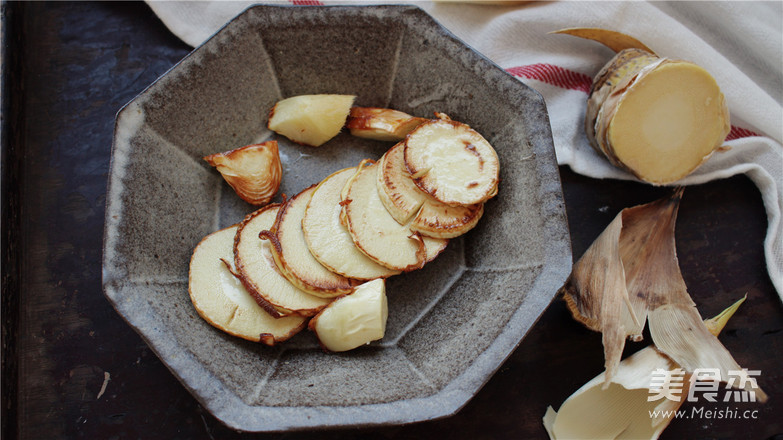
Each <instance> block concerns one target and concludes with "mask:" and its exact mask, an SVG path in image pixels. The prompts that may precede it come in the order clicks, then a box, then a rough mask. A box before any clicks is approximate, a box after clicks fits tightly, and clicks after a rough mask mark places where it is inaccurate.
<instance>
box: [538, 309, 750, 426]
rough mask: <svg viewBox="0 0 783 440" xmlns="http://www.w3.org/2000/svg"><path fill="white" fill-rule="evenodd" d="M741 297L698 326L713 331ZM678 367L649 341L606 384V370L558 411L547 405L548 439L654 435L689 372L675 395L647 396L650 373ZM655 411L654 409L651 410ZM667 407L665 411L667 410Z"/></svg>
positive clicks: (676, 404)
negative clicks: (647, 345)
mask: <svg viewBox="0 0 783 440" xmlns="http://www.w3.org/2000/svg"><path fill="white" fill-rule="evenodd" d="M744 301H745V298H742V299H741V300H739V301H737V302H736V303H734V304H733V305H732V306H731V307H729V308H727V309H726V310H724V311H723V312H721V313H720V314H719V315H717V316H715V317H714V318H712V319H709V320H707V321H704V322H703V324H702V327H704V328H705V329H708V332H709V333H710V335H712V336H717V335H718V334H719V333H720V331H721V330H722V329H723V327H724V326H725V325H726V323H727V322H728V320H729V319H730V318H731V316H732V315H733V314H734V312H736V310H737V308H738V307H739V306H740V304H742V303H743V302H744ZM678 367H680V366H679V365H678V364H676V363H675V362H674V361H672V360H671V358H669V357H668V356H666V355H664V354H663V353H662V352H661V351H660V350H658V348H657V347H655V346H649V347H646V348H644V349H642V350H640V351H638V352H636V353H635V354H633V355H632V356H629V357H628V358H626V359H625V360H623V361H622V362H621V363H620V364H619V365H618V368H617V370H616V373H615V374H614V375H613V377H612V378H611V379H609V382H608V386H607V385H606V384H607V377H606V376H607V372H603V373H601V374H600V375H598V376H596V377H595V378H593V379H592V380H590V381H589V382H588V383H586V384H585V385H584V386H582V387H581V388H579V389H578V390H577V391H576V392H574V393H573V394H572V395H571V396H570V397H568V399H566V401H565V402H564V403H563V404H562V405H561V407H560V410H559V411H555V410H554V409H553V408H552V407H551V406H550V407H548V408H547V411H546V414H545V415H544V417H543V423H544V427H545V428H546V430H547V433H548V434H549V438H550V439H572V440H576V439H595V438H600V439H648V438H649V439H656V438H658V436H659V435H660V434H661V433H662V432H663V430H664V429H665V428H666V427H667V426H668V425H669V423H670V422H671V421H672V419H673V417H674V414H673V413H672V411H676V410H678V409H679V408H680V407H681V406H682V404H683V403H684V401H685V399H686V396H688V394H689V391H690V386H691V381H690V375H687V374H686V375H685V377H684V378H683V388H682V389H681V392H680V393H679V396H678V397H679V398H678V399H669V398H666V399H661V400H653V401H648V397H649V396H650V392H651V385H652V383H653V374H654V372H656V371H657V370H658V369H663V370H667V371H671V370H674V369H676V368H678ZM756 390H757V391H759V389H756ZM655 411H658V412H657V413H656V412H655ZM667 411H669V412H668V413H667Z"/></svg>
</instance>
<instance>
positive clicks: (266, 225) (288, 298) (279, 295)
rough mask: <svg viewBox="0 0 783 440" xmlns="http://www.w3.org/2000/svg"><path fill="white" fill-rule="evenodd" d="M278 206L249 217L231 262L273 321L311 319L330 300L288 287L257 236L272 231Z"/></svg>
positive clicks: (293, 286) (241, 230) (263, 242)
mask: <svg viewBox="0 0 783 440" xmlns="http://www.w3.org/2000/svg"><path fill="white" fill-rule="evenodd" d="M279 210H280V204H279V203H275V204H272V205H267V206H265V207H263V208H261V209H259V210H257V211H255V212H253V213H250V214H248V215H247V216H246V217H245V219H244V220H242V223H240V224H239V230H238V231H237V235H236V238H235V240H234V262H235V264H236V267H237V273H238V275H239V278H240V279H241V280H242V284H244V286H245V288H246V289H247V290H248V292H250V294H251V295H252V296H253V297H254V298H255V300H256V302H258V304H259V305H261V306H262V307H264V309H265V310H267V311H268V312H269V313H270V314H272V315H273V316H276V317H280V316H286V315H300V316H313V315H315V314H316V313H318V311H320V310H321V309H323V308H324V307H326V305H327V304H329V302H330V300H329V299H326V298H319V297H317V296H314V295H310V294H309V293H307V292H305V291H303V290H302V289H299V288H298V287H296V286H295V285H293V284H291V282H290V281H288V279H287V278H286V277H284V276H283V275H282V274H281V273H280V272H279V270H278V269H277V264H276V263H275V260H274V257H273V256H272V251H271V249H270V244H269V242H268V241H265V240H261V239H260V238H259V237H258V234H259V233H260V232H261V231H265V230H268V229H271V228H272V226H273V225H274V223H275V219H276V218H277V213H278V211H279Z"/></svg>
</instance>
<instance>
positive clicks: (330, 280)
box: [259, 185, 361, 298]
mask: <svg viewBox="0 0 783 440" xmlns="http://www.w3.org/2000/svg"><path fill="white" fill-rule="evenodd" d="M314 191H315V185H313V186H311V187H309V188H306V189H304V190H303V191H301V192H300V193H299V194H297V195H295V196H294V197H291V199H289V200H288V201H286V202H285V203H284V204H283V206H282V207H281V208H280V211H279V212H278V213H277V218H276V219H275V223H274V225H273V226H272V228H271V229H270V230H268V231H261V233H260V234H259V237H261V238H263V239H265V240H269V242H270V244H271V247H270V250H271V251H272V256H273V257H274V259H275V263H277V268H278V269H279V270H280V273H282V274H283V275H284V276H285V277H286V278H287V279H288V281H290V282H291V283H292V284H293V285H295V286H296V287H298V288H300V289H302V290H304V291H305V292H307V293H310V294H312V295H315V296H319V297H322V298H334V297H336V296H340V295H344V294H346V293H350V292H351V291H352V290H353V288H354V287H356V286H358V285H359V284H361V281H359V280H354V279H351V278H346V277H344V276H342V275H340V274H337V273H334V272H332V271H330V270H329V269H327V268H326V267H325V266H324V265H322V264H321V263H320V262H319V261H318V260H317V259H316V258H315V257H314V256H313V254H312V253H311V252H310V248H308V247H307V240H305V236H304V231H303V230H302V219H303V218H304V214H305V210H306V209H307V203H308V202H309V201H310V199H311V198H312V197H313V192H314Z"/></svg>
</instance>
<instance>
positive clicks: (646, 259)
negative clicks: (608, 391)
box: [560, 188, 766, 401]
mask: <svg viewBox="0 0 783 440" xmlns="http://www.w3.org/2000/svg"><path fill="white" fill-rule="evenodd" d="M682 193H683V189H682V188H679V189H677V190H676V191H674V192H673V193H672V195H671V197H667V198H663V199H660V200H657V201H654V202H651V203H647V204H645V205H639V206H635V207H632V208H626V209H624V210H622V211H621V212H620V213H619V214H618V215H617V216H616V217H615V219H614V220H613V221H612V222H611V223H610V224H609V226H608V227H607V228H606V230H604V232H603V233H601V235H600V236H599V237H598V238H597V239H596V241H595V242H594V243H593V244H592V245H591V246H590V248H589V249H588V250H587V251H586V252H585V254H584V255H583V256H582V257H581V258H580V259H579V261H577V262H576V263H575V264H574V267H573V270H572V272H571V275H570V276H569V278H568V279H567V280H566V283H565V284H564V285H563V287H562V288H561V290H560V291H561V293H562V295H563V297H564V299H565V301H566V304H567V305H568V308H569V310H570V311H571V313H572V315H573V317H574V319H576V320H577V321H579V322H581V323H583V324H585V325H586V326H587V327H588V328H590V329H592V330H596V331H600V332H602V334H603V344H604V360H605V368H606V375H605V385H606V386H607V387H608V386H609V384H610V382H611V380H612V377H613V376H614V374H615V373H616V372H617V367H618V365H619V363H620V357H621V355H622V351H623V347H624V345H625V337H630V338H632V339H634V340H637V341H638V340H641V339H642V330H643V329H644V325H645V323H649V327H650V334H651V336H652V340H653V343H654V344H655V346H656V347H657V349H658V350H659V351H661V352H662V353H664V354H665V355H666V356H668V357H669V358H671V359H672V360H673V361H674V362H675V363H677V364H678V365H680V366H682V368H683V369H684V370H685V371H686V372H693V371H694V370H695V369H697V368H716V369H718V370H719V371H720V374H721V377H723V378H726V377H728V375H729V374H728V373H729V371H732V370H740V369H741V368H740V366H739V365H738V364H737V362H736V361H735V360H734V358H733V357H732V356H731V354H730V353H729V352H728V350H726V348H725V347H724V346H723V344H721V343H720V341H718V339H717V338H716V337H715V336H714V335H712V334H711V333H710V332H709V330H708V328H707V327H706V326H705V325H704V323H703V320H702V318H701V316H700V315H699V312H698V311H697V310H696V305H695V304H694V302H693V300H692V299H691V297H690V295H689V294H688V291H687V287H686V285H685V281H684V279H683V277H682V273H681V272H680V268H679V262H678V260H677V251H676V246H675V241H674V226H675V223H676V219H677V210H678V208H679V204H680V200H681V198H682ZM748 387H750V385H749V384H745V387H744V389H746V390H748V391H754V392H755V393H756V395H757V396H759V399H760V400H762V401H763V400H764V399H765V398H766V395H765V394H764V392H763V391H761V390H760V389H752V390H751V389H750V388H748Z"/></svg>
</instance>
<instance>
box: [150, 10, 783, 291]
mask: <svg viewBox="0 0 783 440" xmlns="http://www.w3.org/2000/svg"><path fill="white" fill-rule="evenodd" d="M147 3H148V4H149V5H150V7H151V8H152V9H153V11H155V13H156V14H157V15H158V17H160V19H161V20H162V21H163V23H164V24H165V25H166V26H167V27H168V28H169V29H170V30H171V31H172V32H173V33H174V34H175V35H177V36H178V37H180V38H181V39H182V40H183V41H185V42H186V43H188V44H190V45H192V46H197V45H199V44H201V43H202V42H203V41H204V40H206V39H207V38H209V37H210V36H211V35H212V34H213V33H214V32H216V31H217V30H219V29H220V27H222V26H223V25H224V24H225V23H226V22H227V21H229V20H230V19H231V18H233V17H234V16H236V15H237V14H239V13H240V12H241V11H242V10H244V9H245V8H247V7H248V6H250V5H251V4H252V3H251V2H233V1H195V2H186V1H177V2H158V1H149V0H148V2H147ZM266 3H270V4H288V5H292V4H293V5H307V4H327V5H332V4H353V5H358V4H379V2H372V1H362V2H345V1H343V2H339V3H338V2H321V1H317V0H292V1H282V2H281V1H277V2H266ZM394 3H414V4H416V5H418V6H419V7H421V8H422V9H424V10H425V11H427V12H428V13H429V14H430V15H432V16H433V17H434V18H435V19H436V20H438V21H439V22H440V23H441V24H442V25H443V26H444V27H446V28H447V29H448V30H450V31H451V32H452V33H454V34H455V35H456V36H457V37H458V38H460V39H461V40H463V41H464V42H465V43H467V44H468V45H470V46H471V47H473V48H474V49H476V50H478V51H479V52H481V53H483V54H484V55H485V56H487V57H488V58H489V59H491V60H492V61H494V62H495V63H497V64H498V65H499V66H501V67H502V68H504V69H506V70H507V71H509V72H510V73H511V74H513V75H515V76H517V77H518V78H519V79H520V80H521V81H523V82H525V83H526V84H528V85H529V86H531V87H533V88H534V89H536V90H538V91H539V92H540V93H541V94H542V95H543V96H544V98H545V100H546V102H547V108H548V110H549V113H550V122H551V125H552V133H553V137H554V143H555V149H556V152H557V159H558V162H559V163H560V164H561V165H568V166H569V167H571V168H572V169H573V170H574V171H575V172H577V173H580V174H583V175H586V176H589V177H594V178H614V179H628V180H633V179H634V178H633V177H632V176H630V175H629V174H627V173H625V172H623V171H620V170H618V169H617V168H614V167H612V166H611V165H609V163H608V162H607V161H606V160H605V159H604V158H603V157H601V156H599V155H598V154H597V153H596V152H595V151H593V149H592V148H590V146H589V144H588V143H587V138H586V137H585V135H584V131H583V129H582V124H583V122H582V121H583V118H584V111H585V98H586V91H587V88H588V87H589V85H590V81H591V78H592V77H593V75H595V74H596V73H597V72H598V70H599V69H600V68H601V66H603V64H604V63H605V62H606V61H608V59H609V58H610V57H611V55H612V53H611V51H609V49H606V48H604V47H603V46H601V45H599V44H598V43H595V42H591V41H586V40H581V39H578V38H576V37H571V36H567V35H553V34H550V33H549V32H551V31H554V30H558V29H563V28H567V27H600V28H605V29H613V30H617V31H620V32H625V33H627V34H630V35H633V36H634V37H636V38H638V39H639V40H641V41H643V42H644V43H645V44H646V45H647V46H649V47H650V48H651V49H653V50H654V51H656V52H657V53H658V54H661V55H663V56H670V57H673V58H680V59H686V60H689V61H693V62H695V63H697V64H699V65H701V66H702V67H704V68H706V69H707V70H708V71H709V72H710V73H712V74H713V76H714V77H715V78H716V80H717V81H718V84H719V85H720V87H721V89H722V91H723V92H724V94H725V95H726V100H727V102H728V105H729V110H730V112H731V120H732V127H733V129H732V132H731V133H730V135H729V137H728V138H727V142H726V144H725V145H726V146H727V147H729V148H727V149H725V151H722V152H719V153H717V154H714V155H713V156H712V157H711V158H710V159H709V160H708V161H707V162H706V163H705V164H704V165H703V166H702V167H700V168H699V169H698V170H697V171H696V172H695V173H693V174H692V175H690V176H689V177H687V178H685V179H684V180H682V181H680V182H678V184H684V185H693V184H699V183H703V182H707V181H710V180H715V179H722V178H726V177H729V176H733V175H736V174H746V175H747V176H748V177H749V178H750V179H751V180H752V181H753V182H754V183H755V184H756V186H757V187H758V189H759V191H760V192H761V195H762V199H763V201H764V207H765V209H766V213H767V220H768V229H767V235H766V239H765V241H764V244H763V246H764V254H765V258H766V263H767V268H768V272H769V276H770V278H771V279H772V282H773V284H774V286H775V288H776V289H777V291H778V293H779V294H780V295H781V298H783V222H781V211H783V183H782V182H783V145H781V144H782V143H783V107H782V106H781V102H783V23H782V22H783V3H781V2H745V1H741V2H729V1H719V2H701V1H700V2H622V1H621V2H589V1H577V2H505V3H503V2H492V4H490V3H489V2H487V3H484V4H481V2H452V3H450V2H411V1H402V2H394ZM496 3H500V4H496Z"/></svg>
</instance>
